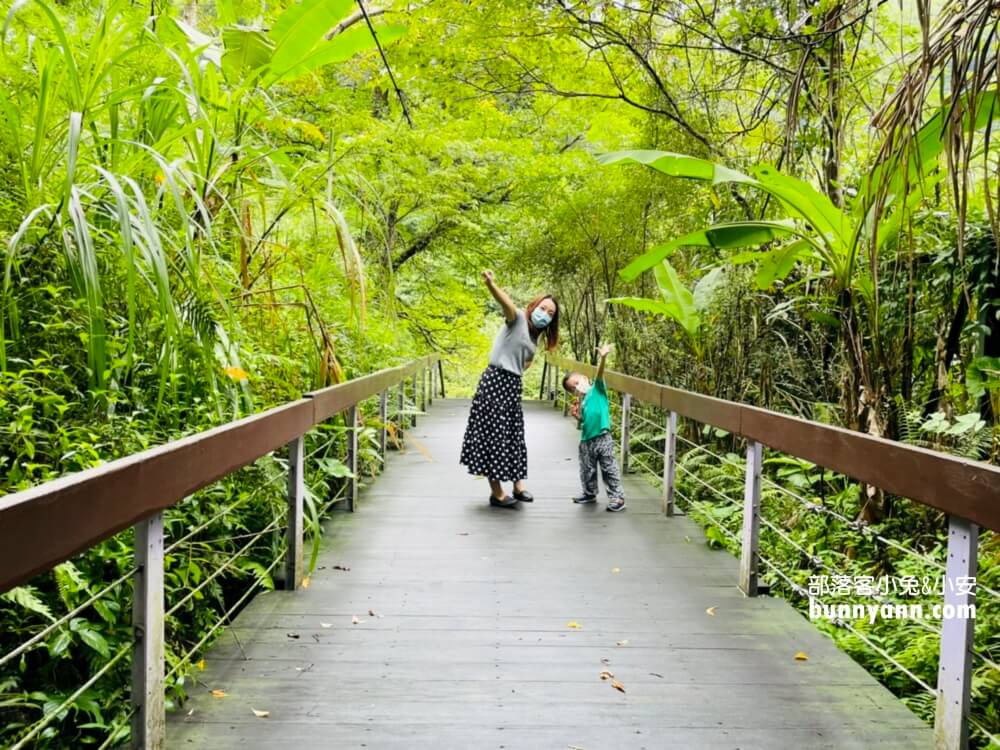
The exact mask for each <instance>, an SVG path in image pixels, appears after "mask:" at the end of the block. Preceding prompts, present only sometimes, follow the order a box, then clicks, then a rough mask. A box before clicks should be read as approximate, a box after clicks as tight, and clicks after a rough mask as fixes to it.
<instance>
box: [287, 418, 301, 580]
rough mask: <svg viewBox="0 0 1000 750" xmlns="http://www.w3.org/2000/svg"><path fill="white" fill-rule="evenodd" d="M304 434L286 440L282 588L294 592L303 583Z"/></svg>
mask: <svg viewBox="0 0 1000 750" xmlns="http://www.w3.org/2000/svg"><path fill="white" fill-rule="evenodd" d="M304 446H305V439H304V436H302V435H299V436H298V437H297V438H294V439H292V440H290V441H289V442H288V493H287V500H288V516H287V519H286V521H287V526H286V527H285V541H286V544H285V589H286V590H288V591H294V590H295V589H297V588H298V587H299V585H300V584H301V583H302V577H303V575H302V528H303V518H304V511H303V499H304V497H305V492H306V482H305V472H304V469H305V458H304Z"/></svg>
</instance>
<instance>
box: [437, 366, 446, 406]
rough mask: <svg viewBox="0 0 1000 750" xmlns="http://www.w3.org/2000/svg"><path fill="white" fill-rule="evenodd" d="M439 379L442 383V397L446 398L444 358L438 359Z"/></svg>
mask: <svg viewBox="0 0 1000 750" xmlns="http://www.w3.org/2000/svg"><path fill="white" fill-rule="evenodd" d="M438 380H439V381H440V383H441V398H445V395H444V360H441V359H439V360H438Z"/></svg>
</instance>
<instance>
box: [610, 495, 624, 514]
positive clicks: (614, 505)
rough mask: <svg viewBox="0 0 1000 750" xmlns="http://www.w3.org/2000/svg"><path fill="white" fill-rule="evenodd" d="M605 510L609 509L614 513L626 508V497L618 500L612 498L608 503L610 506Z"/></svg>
mask: <svg viewBox="0 0 1000 750" xmlns="http://www.w3.org/2000/svg"><path fill="white" fill-rule="evenodd" d="M605 510H609V511H611V512H612V513H617V512H618V511H620V510H625V500H624V498H619V499H618V500H612V501H611V502H609V503H608V507H607V508H605Z"/></svg>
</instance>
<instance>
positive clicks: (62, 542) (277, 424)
mask: <svg viewBox="0 0 1000 750" xmlns="http://www.w3.org/2000/svg"><path fill="white" fill-rule="evenodd" d="M408 379H412V394H413V395H412V404H413V405H412V407H408V408H405V395H404V392H405V389H406V385H407V381H408ZM435 381H437V385H438V386H439V387H440V392H441V395H442V397H443V396H444V378H443V371H442V367H441V360H440V358H439V357H438V355H430V356H427V357H423V358H421V359H417V360H414V361H412V362H409V363H407V364H405V365H402V366H400V367H394V368H390V369H386V370H380V371H379V372H375V373H372V374H370V375H366V376H363V377H360V378H357V379H354V380H350V381H348V382H345V383H341V384H338V385H334V386H331V387H329V388H324V389H323V390H319V391H315V392H313V393H309V394H306V396H305V397H304V398H302V399H300V400H298V401H293V402H291V403H288V404H285V405H283V406H279V407H276V408H274V409H271V410H269V411H266V412H263V413H261V414H255V415H254V416H251V417H247V418H245V419H241V420H238V421H235V422H230V423H229V424H225V425H222V426H220V427H216V428H214V429H211V430H206V431H205V432H201V433H198V434H196V435H191V436H190V437H186V438H183V439H181V440H175V441H173V442H170V443H167V444H165V445H161V446H158V447H155V448H150V449H149V450H146V451H142V452H141V453H137V454H134V455H131V456H128V457H126V458H122V459H119V460H117V461H112V462H110V463H108V464H106V465H104V466H100V467H97V468H94V469H89V470H87V471H83V472H80V473H78V474H73V475H70V476H67V477H64V478H61V479H57V480H54V481H51V482H46V483H45V484H42V485H39V486H37V487H33V488H31V489H27V490H24V491H22V492H17V493H14V494H11V495H7V496H6V497H3V498H0V593H2V592H4V591H7V590H8V589H10V588H12V587H14V586H17V585H19V584H20V583H23V582H25V581H27V580H29V579H30V578H31V577H32V576H34V575H37V574H38V573H41V572H44V571H46V570H49V569H50V568H52V567H53V566H55V565H58V564H59V563H61V562H63V561H65V560H68V559H69V558H70V557H72V556H73V555H75V554H77V553H79V552H82V551H84V550H86V549H88V548H90V547H92V546H94V545H95V544H97V543H98V542H101V541H103V540H105V539H107V538H109V537H111V536H113V535H114V534H116V533H118V532H120V531H122V530H123V529H126V528H128V527H129V526H134V527H135V590H134V592H135V593H134V599H133V629H134V636H135V641H134V646H133V648H132V673H133V680H132V705H133V712H132V733H131V737H132V746H133V747H144V748H161V747H163V746H164V743H165V711H164V685H165V675H164V596H163V573H164V569H163V559H164V539H163V513H162V512H163V511H164V510H165V509H167V508H170V507H171V506H173V505H176V504H177V503H179V502H180V501H181V500H183V499H184V498H185V497H187V496H189V495H190V494H191V493H193V492H195V491H196V490H198V489H201V488H203V487H206V486H207V485H209V484H211V483H213V482H215V481H217V480H219V479H221V478H223V477H225V476H227V475H229V474H231V473H232V472H234V471H236V470H237V469H240V468H242V467H244V466H247V465H248V464H250V463H252V462H253V461H255V460H257V459H259V458H261V457H263V456H265V455H267V454H268V453H270V452H271V451H274V450H276V449H278V448H281V447H283V446H287V450H288V477H287V482H288V491H287V497H288V511H287V519H286V540H287V544H286V547H287V552H286V555H285V558H284V559H283V560H276V561H275V564H274V566H272V567H275V566H277V565H278V564H280V563H281V562H284V581H285V586H286V588H293V589H294V588H297V587H298V586H299V585H300V584H301V581H302V578H303V518H304V508H303V506H304V502H303V498H304V492H305V487H304V473H303V472H304V466H305V457H304V455H303V439H304V436H305V434H306V433H307V432H309V430H311V429H312V428H313V427H315V426H317V425H320V424H322V423H323V422H325V421H326V420H328V419H330V418H331V417H333V416H335V415H337V414H340V413H342V412H345V411H346V412H347V424H348V426H349V427H350V426H352V425H353V426H354V427H357V424H358V419H357V409H358V404H359V403H361V402H362V401H364V400H366V399H369V398H372V397H375V396H379V397H380V408H379V414H380V424H381V436H380V441H379V444H380V449H381V453H382V455H385V450H386V447H387V430H386V427H387V422H388V403H389V398H390V395H389V391H390V389H392V388H394V387H396V386H398V387H399V393H398V414H399V415H400V417H399V419H400V420H403V419H404V417H403V415H404V414H405V415H406V418H405V421H410V420H412V422H413V423H414V424H415V423H416V412H417V411H418V410H423V409H425V408H426V406H427V404H429V403H430V402H431V401H432V400H433V395H434V393H435ZM400 426H402V425H400ZM347 440H348V453H347V460H346V463H347V465H348V468H349V469H350V472H351V475H352V477H351V478H350V479H349V480H348V485H347V487H346V494H345V496H344V497H343V501H344V504H345V505H346V509H347V510H349V511H353V510H354V507H355V502H356V498H357V491H358V481H357V462H358V439H357V429H348V431H347ZM78 609H79V608H78ZM72 614H74V613H73V612H71V613H70V615H72ZM67 617H68V615H67ZM58 626H60V621H56V622H55V623H51V624H50V625H49V626H48V627H47V628H46V631H45V632H49V631H51V630H52V629H53V628H54V627H58ZM39 638H40V635H36V636H35V637H34V638H32V639H31V640H30V641H28V642H26V643H24V644H21V645H20V646H19V647H17V648H15V649H14V651H12V652H10V653H8V654H5V655H0V665H2V664H4V663H7V662H8V661H10V660H11V659H12V658H14V657H16V656H18V655H19V654H20V653H24V652H25V651H26V650H27V649H28V648H30V647H32V646H33V645H34V644H35V643H36V642H37V641H38V640H39ZM200 645H201V644H199V646H200ZM123 655H124V654H118V655H116V656H115V657H114V658H115V659H116V660H117V659H119V658H120V657H121V656H123ZM109 666H110V663H109V664H107V665H105V667H104V669H107V668H108V667H109ZM100 674H103V670H102V672H100V673H98V674H97V676H98V677H99V676H100ZM95 679H96V678H95V676H92V677H91V680H90V682H92V681H93V680H95ZM82 690H83V688H81V691H82ZM71 697H72V696H71ZM58 713H59V710H57V711H54V712H49V713H48V714H47V715H46V716H45V717H43V719H42V720H41V721H40V722H38V723H37V724H36V725H35V726H34V728H33V729H29V730H28V731H27V732H26V733H25V734H24V735H22V737H21V738H20V740H19V741H18V742H17V743H16V744H15V745H14V747H15V748H20V747H29V746H30V744H29V743H30V741H31V740H32V738H33V736H35V734H37V733H38V732H40V731H41V730H42V729H44V727H45V725H46V724H47V723H48V722H49V721H51V720H53V719H54V717H55V716H56V715H57V714H58Z"/></svg>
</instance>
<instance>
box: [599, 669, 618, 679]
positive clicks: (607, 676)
mask: <svg viewBox="0 0 1000 750" xmlns="http://www.w3.org/2000/svg"><path fill="white" fill-rule="evenodd" d="M614 678H615V676H614V675H613V674H611V672H609V671H608V670H604V671H603V672H601V679H602V680H613V679H614Z"/></svg>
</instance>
